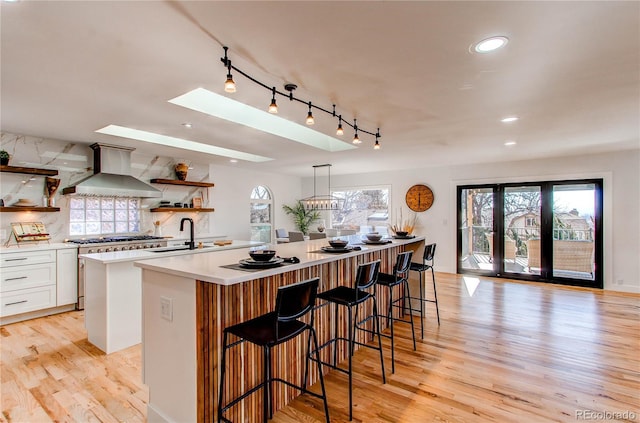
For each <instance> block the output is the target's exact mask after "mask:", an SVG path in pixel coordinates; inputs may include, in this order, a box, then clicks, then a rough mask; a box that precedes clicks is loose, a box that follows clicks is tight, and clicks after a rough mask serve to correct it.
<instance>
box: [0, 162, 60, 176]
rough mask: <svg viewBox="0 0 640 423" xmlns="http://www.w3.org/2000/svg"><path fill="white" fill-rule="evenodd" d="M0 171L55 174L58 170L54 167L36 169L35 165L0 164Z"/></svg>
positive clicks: (43, 174)
mask: <svg viewBox="0 0 640 423" xmlns="http://www.w3.org/2000/svg"><path fill="white" fill-rule="evenodd" d="M0 172H9V173H25V174H27V175H42V176H56V175H57V174H58V171H57V170H55V169H37V168H35V167H20V166H8V165H7V166H5V165H0Z"/></svg>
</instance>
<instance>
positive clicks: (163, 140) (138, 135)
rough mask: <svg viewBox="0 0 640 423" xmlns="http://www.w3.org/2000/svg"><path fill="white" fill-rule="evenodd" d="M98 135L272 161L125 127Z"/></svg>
mask: <svg viewBox="0 0 640 423" xmlns="http://www.w3.org/2000/svg"><path fill="white" fill-rule="evenodd" d="M96 132H98V133H100V134H107V135H113V136H115V137H122V138H129V139H132V140H138V141H144V142H149V143H152V144H160V145H166V146H167V147H174V148H183V149H185V150H191V151H198V152H200V153H206V154H213V155H214V156H223V157H231V158H234V159H240V160H247V161H249V162H266V161H269V160H273V159H271V158H269V157H263V156H257V155H255V154H250V153H245V152H243V151H237V150H231V149H228V148H223V147H216V146H215V145H209V144H202V143H199V142H195V141H191V140H185V139H183V138H176V137H169V136H167V135H161V134H156V133H153V132H147V131H141V130H139V129H133V128H127V127H125V126H118V125H108V126H105V127H104V128H101V129H97V130H96Z"/></svg>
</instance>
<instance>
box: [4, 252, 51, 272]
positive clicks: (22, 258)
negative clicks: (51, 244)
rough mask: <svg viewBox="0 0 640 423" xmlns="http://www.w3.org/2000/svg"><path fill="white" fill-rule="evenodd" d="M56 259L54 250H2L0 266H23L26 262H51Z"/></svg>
mask: <svg viewBox="0 0 640 423" xmlns="http://www.w3.org/2000/svg"><path fill="white" fill-rule="evenodd" d="M55 261H56V250H42V251H28V252H24V253H21V252H11V253H6V252H3V253H2V256H1V257H0V267H2V268H5V267H13V266H24V265H28V264H38V263H52V262H55Z"/></svg>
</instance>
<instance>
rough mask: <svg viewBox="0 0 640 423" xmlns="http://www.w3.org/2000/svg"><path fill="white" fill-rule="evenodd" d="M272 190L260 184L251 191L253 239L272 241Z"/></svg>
mask: <svg viewBox="0 0 640 423" xmlns="http://www.w3.org/2000/svg"><path fill="white" fill-rule="evenodd" d="M272 203H273V201H272V200H271V192H270V191H269V188H267V187H264V186H262V185H258V186H257V187H255V188H254V189H253V190H252V191H251V203H250V207H251V211H250V215H251V241H261V242H271V227H272V224H271V207H272Z"/></svg>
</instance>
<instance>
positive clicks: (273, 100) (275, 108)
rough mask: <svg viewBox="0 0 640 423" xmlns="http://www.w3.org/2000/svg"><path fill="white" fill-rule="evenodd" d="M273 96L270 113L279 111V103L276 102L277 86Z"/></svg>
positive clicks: (274, 88)
mask: <svg viewBox="0 0 640 423" xmlns="http://www.w3.org/2000/svg"><path fill="white" fill-rule="evenodd" d="M272 93H273V97H271V104H270V105H269V113H273V114H276V113H278V105H277V104H276V87H273V91H272Z"/></svg>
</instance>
